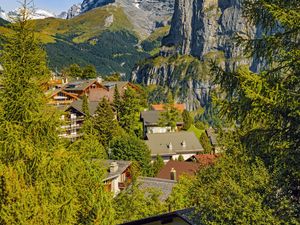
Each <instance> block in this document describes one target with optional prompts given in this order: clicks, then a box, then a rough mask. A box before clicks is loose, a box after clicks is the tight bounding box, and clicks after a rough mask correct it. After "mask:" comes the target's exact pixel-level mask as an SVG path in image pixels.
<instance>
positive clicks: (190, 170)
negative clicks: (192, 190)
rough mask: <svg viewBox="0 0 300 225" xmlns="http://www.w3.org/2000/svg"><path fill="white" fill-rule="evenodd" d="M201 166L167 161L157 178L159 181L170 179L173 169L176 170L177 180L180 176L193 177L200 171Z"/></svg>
mask: <svg viewBox="0 0 300 225" xmlns="http://www.w3.org/2000/svg"><path fill="white" fill-rule="evenodd" d="M200 167H201V165H200V164H199V163H194V162H180V161H169V162H168V163H167V164H166V165H165V166H164V167H163V168H162V169H161V170H160V171H159V173H158V174H157V176H156V177H157V178H161V179H171V170H172V169H173V168H174V169H175V170H176V179H177V180H178V179H179V177H180V176H182V175H184V174H186V175H195V174H196V172H197V171H198V170H199V169H200Z"/></svg>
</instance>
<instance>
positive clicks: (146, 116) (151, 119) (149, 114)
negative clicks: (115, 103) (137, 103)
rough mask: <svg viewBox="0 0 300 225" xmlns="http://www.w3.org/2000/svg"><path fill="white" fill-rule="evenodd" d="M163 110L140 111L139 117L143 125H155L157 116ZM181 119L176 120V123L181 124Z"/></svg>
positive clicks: (157, 120) (157, 119) (157, 121)
mask: <svg viewBox="0 0 300 225" xmlns="http://www.w3.org/2000/svg"><path fill="white" fill-rule="evenodd" d="M162 112H164V111H155V110H151V111H143V112H141V119H142V120H143V122H144V124H145V125H157V124H158V123H159V118H160V115H161V113H162ZM182 123H183V122H182V121H178V122H177V124H182Z"/></svg>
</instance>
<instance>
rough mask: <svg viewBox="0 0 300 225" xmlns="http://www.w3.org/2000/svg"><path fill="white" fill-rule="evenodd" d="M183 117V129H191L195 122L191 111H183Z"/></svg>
mask: <svg viewBox="0 0 300 225" xmlns="http://www.w3.org/2000/svg"><path fill="white" fill-rule="evenodd" d="M182 119H183V122H184V125H183V130H188V129H190V127H191V125H192V124H193V118H192V116H191V114H190V113H189V111H187V110H184V111H183V113H182Z"/></svg>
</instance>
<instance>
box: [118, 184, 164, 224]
mask: <svg viewBox="0 0 300 225" xmlns="http://www.w3.org/2000/svg"><path fill="white" fill-rule="evenodd" d="M161 194H162V193H161V191H159V190H157V189H150V188H147V189H140V188H139V184H138V183H134V184H133V185H132V187H130V188H129V190H127V191H124V192H122V193H120V194H119V195H118V196H117V197H116V199H115V209H116V218H117V223H118V224H120V223H125V222H130V221H133V220H138V219H142V218H146V217H150V216H154V215H158V214H162V213H166V212H167V210H168V208H167V205H166V203H165V202H162V201H161V200H160V198H159V197H160V196H161Z"/></svg>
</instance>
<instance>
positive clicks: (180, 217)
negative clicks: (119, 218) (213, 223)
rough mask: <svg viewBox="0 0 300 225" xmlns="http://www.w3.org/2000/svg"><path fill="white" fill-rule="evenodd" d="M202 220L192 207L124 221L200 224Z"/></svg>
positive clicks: (142, 224)
mask: <svg viewBox="0 0 300 225" xmlns="http://www.w3.org/2000/svg"><path fill="white" fill-rule="evenodd" d="M200 222H201V218H200V214H198V213H196V211H195V209H194V208H190V209H183V210H179V211H175V212H170V213H166V214H162V215H158V216H153V217H149V218H145V219H141V220H137V221H133V222H129V223H123V225H160V224H167V225H196V224H200Z"/></svg>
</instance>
